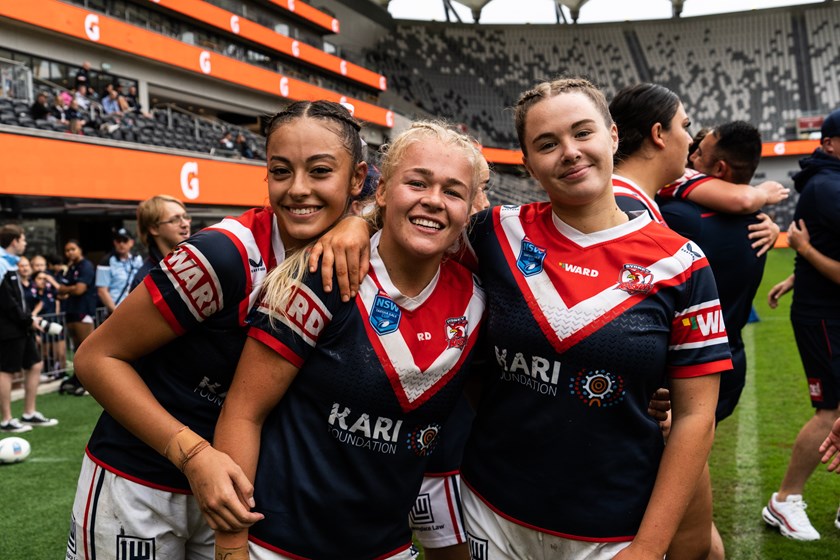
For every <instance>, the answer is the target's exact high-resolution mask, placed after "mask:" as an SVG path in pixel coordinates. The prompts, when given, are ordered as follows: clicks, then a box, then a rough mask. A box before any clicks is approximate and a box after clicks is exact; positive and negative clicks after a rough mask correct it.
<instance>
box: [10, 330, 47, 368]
mask: <svg viewBox="0 0 840 560" xmlns="http://www.w3.org/2000/svg"><path fill="white" fill-rule="evenodd" d="M40 361H41V354H40V353H39V352H38V347H37V346H36V345H35V336H34V335H32V334H28V335H26V336H24V337H20V338H11V339H8V340H0V371H3V372H6V373H17V372H19V371H21V370H24V369H29V368H31V367H32V366H34V365H35V364H37V363H38V362H40Z"/></svg>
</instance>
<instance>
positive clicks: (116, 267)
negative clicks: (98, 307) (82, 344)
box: [96, 227, 143, 315]
mask: <svg viewBox="0 0 840 560" xmlns="http://www.w3.org/2000/svg"><path fill="white" fill-rule="evenodd" d="M112 243H113V245H114V249H113V250H112V251H110V252H109V253H108V254H107V255H105V256H104V257H102V260H101V261H100V263H99V265H98V266H97V267H96V293H97V294H98V295H99V301H100V302H102V305H104V306H105V310H106V313H107V314H108V315H110V314H111V313H113V312H114V309H116V307H117V306H118V305H119V304H120V303H122V301H123V300H124V299H125V297H126V296H127V295H128V293H129V292H130V291H131V285H132V282H134V276H135V275H136V274H137V271H138V270H140V268H141V267H142V266H143V259H142V258H140V256H139V255H135V254H133V253H132V252H131V250H132V249H133V248H134V238H133V237H132V236H131V232H129V231H128V230H127V229H126V228H124V227H121V228H119V229H116V230H114V235H113V240H112Z"/></svg>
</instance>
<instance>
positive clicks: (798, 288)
mask: <svg viewBox="0 0 840 560" xmlns="http://www.w3.org/2000/svg"><path fill="white" fill-rule="evenodd" d="M799 165H800V167H801V168H802V171H800V172H799V173H797V174H796V175H795V176H794V177H793V184H794V186H795V187H796V190H797V191H798V192H799V200H798V201H797V202H796V211H795V212H794V214H793V219H794V220H804V222H805V227H807V228H808V233H809V234H810V236H811V245H813V247H814V248H815V249H817V250H818V251H819V252H821V253H822V254H823V255H825V256H826V257H828V258H830V259H834V260H836V261H840V158H838V157H837V156H836V155H829V154H826V153H825V152H823V151H822V150H820V149H817V150H815V151H814V153H813V154H811V155H810V156H809V157H807V158H803V159H802V160H800V162H799ZM794 274H795V279H794V281H793V301H792V302H791V306H790V313H791V317H795V318H797V319H800V320H801V319H805V320H820V319H840V286H838V285H837V284H835V283H834V282H832V281H831V280H829V279H828V278H827V277H825V276H823V275H822V274H821V273H820V272H819V271H818V270H817V269H816V268H814V265H812V264H811V263H809V262H808V260H807V259H804V258H802V257H801V256H799V255H797V256H796V264H795V266H794Z"/></svg>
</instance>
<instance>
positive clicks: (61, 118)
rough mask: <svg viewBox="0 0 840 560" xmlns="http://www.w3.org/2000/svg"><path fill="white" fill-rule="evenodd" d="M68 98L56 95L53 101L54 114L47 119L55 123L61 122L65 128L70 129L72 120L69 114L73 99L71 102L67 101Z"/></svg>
mask: <svg viewBox="0 0 840 560" xmlns="http://www.w3.org/2000/svg"><path fill="white" fill-rule="evenodd" d="M62 93H66V92H62ZM68 97H69V96H62V95H56V96H55V99H54V100H53V107H52V112H51V113H50V115H49V116H48V117H47V118H48V119H50V120H52V121H54V122H59V123H61V124H63V125H64V126H68V127H69V126H70V118H69V115H68V112H69V110H70V101H72V97H71V98H70V100H69V101H67V99H68Z"/></svg>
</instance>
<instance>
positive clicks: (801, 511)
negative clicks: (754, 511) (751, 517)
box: [761, 492, 820, 541]
mask: <svg viewBox="0 0 840 560" xmlns="http://www.w3.org/2000/svg"><path fill="white" fill-rule="evenodd" d="M776 496H777V493H776V492H773V496H771V497H770V501H769V502H767V506H765V508H764V509H763V510H761V517H763V518H764V522H765V523H767V524H768V525H770V526H772V527H778V528H779V532H780V533H781V534H782V535H783V536H785V537H787V538H789V539H794V540H797V541H816V540H819V538H820V534H819V533H818V532H817V530H816V529H814V526H813V525H811V521H810V520H809V519H808V514H807V513H805V508H807V507H808V506H807V504H805V502H804V501H802V496H801V495H799V494H789V495H788V497H787V499H786V500H785V501H784V502H778V501H776Z"/></svg>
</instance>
